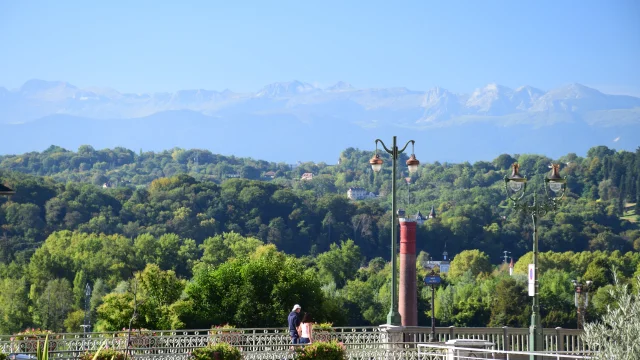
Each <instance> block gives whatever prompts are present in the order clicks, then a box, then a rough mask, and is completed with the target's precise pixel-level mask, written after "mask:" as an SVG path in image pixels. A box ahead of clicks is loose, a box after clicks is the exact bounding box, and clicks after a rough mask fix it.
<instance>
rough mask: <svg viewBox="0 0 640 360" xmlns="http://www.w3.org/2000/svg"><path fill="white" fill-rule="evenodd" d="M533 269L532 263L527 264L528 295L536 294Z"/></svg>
mask: <svg viewBox="0 0 640 360" xmlns="http://www.w3.org/2000/svg"><path fill="white" fill-rule="evenodd" d="M535 269H536V268H535V266H534V265H533V264H529V275H528V276H529V296H535V294H536V281H535V276H534V273H535V271H536V270H535Z"/></svg>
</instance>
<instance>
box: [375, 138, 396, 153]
mask: <svg viewBox="0 0 640 360" xmlns="http://www.w3.org/2000/svg"><path fill="white" fill-rule="evenodd" d="M377 143H380V144H381V145H382V148H383V149H384V151H386V152H387V153H389V154H391V155H393V150H389V148H387V146H386V145H385V144H384V142H383V141H382V140H380V139H376V144H377Z"/></svg>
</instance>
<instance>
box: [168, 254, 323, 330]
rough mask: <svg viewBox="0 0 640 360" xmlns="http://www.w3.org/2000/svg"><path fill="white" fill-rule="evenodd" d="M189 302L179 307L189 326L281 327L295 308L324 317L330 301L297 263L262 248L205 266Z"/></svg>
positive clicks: (190, 288) (179, 315) (319, 318)
mask: <svg viewBox="0 0 640 360" xmlns="http://www.w3.org/2000/svg"><path fill="white" fill-rule="evenodd" d="M185 292H186V295H187V297H186V299H185V300H184V301H183V302H182V303H181V304H178V305H175V304H174V310H175V312H176V314H175V316H176V317H177V318H178V319H180V322H182V323H184V324H185V325H186V326H187V327H199V326H200V327H201V326H208V325H209V324H223V323H230V324H234V325H236V326H239V327H272V326H280V325H281V324H282V322H283V321H284V319H286V316H287V314H288V312H289V311H290V310H291V309H290V308H291V306H292V304H295V303H298V304H301V305H302V306H303V308H304V309H305V311H309V312H311V313H314V314H318V316H317V321H322V320H323V319H322V316H323V315H322V314H321V313H320V312H319V310H320V309H321V308H322V304H323V301H324V298H323V293H322V290H321V289H320V283H319V282H318V280H317V279H316V278H315V277H314V276H313V274H311V273H308V272H305V271H304V268H303V266H302V264H301V263H300V262H299V261H298V260H297V259H295V258H292V257H290V256H286V255H285V254H283V253H280V252H278V251H277V250H275V247H274V246H273V245H267V246H262V247H260V248H258V249H257V250H256V252H255V253H254V254H252V256H251V257H250V258H249V259H230V260H229V261H227V262H225V263H223V264H221V265H220V266H218V267H216V268H209V267H201V268H199V269H198V271H197V272H196V274H195V276H194V278H193V280H192V281H191V282H190V283H189V284H188V285H187V287H186V289H185Z"/></svg>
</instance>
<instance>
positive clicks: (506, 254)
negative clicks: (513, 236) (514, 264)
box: [503, 250, 511, 264]
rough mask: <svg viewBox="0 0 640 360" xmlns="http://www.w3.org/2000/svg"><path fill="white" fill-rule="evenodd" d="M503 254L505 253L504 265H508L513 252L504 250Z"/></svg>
mask: <svg viewBox="0 0 640 360" xmlns="http://www.w3.org/2000/svg"><path fill="white" fill-rule="evenodd" d="M503 253H504V256H503V257H504V263H505V264H506V263H507V259H508V258H509V254H511V251H507V250H504V251H503Z"/></svg>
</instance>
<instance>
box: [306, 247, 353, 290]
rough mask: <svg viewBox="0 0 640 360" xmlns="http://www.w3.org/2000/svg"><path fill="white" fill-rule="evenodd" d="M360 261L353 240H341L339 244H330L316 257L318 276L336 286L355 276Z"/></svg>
mask: <svg viewBox="0 0 640 360" xmlns="http://www.w3.org/2000/svg"><path fill="white" fill-rule="evenodd" d="M362 261H363V257H362V254H361V253H360V247H358V245H355V243H354V242H353V240H347V241H346V242H345V241H343V242H341V243H340V245H337V244H331V246H330V248H329V251H326V252H324V253H322V254H320V255H318V258H317V264H318V269H319V271H320V276H321V277H322V278H324V279H325V281H333V282H334V283H335V284H336V286H337V287H338V288H342V287H343V286H344V285H345V284H346V283H347V280H351V279H353V278H354V277H355V275H356V273H357V272H358V269H359V268H360V265H361V263H362Z"/></svg>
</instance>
